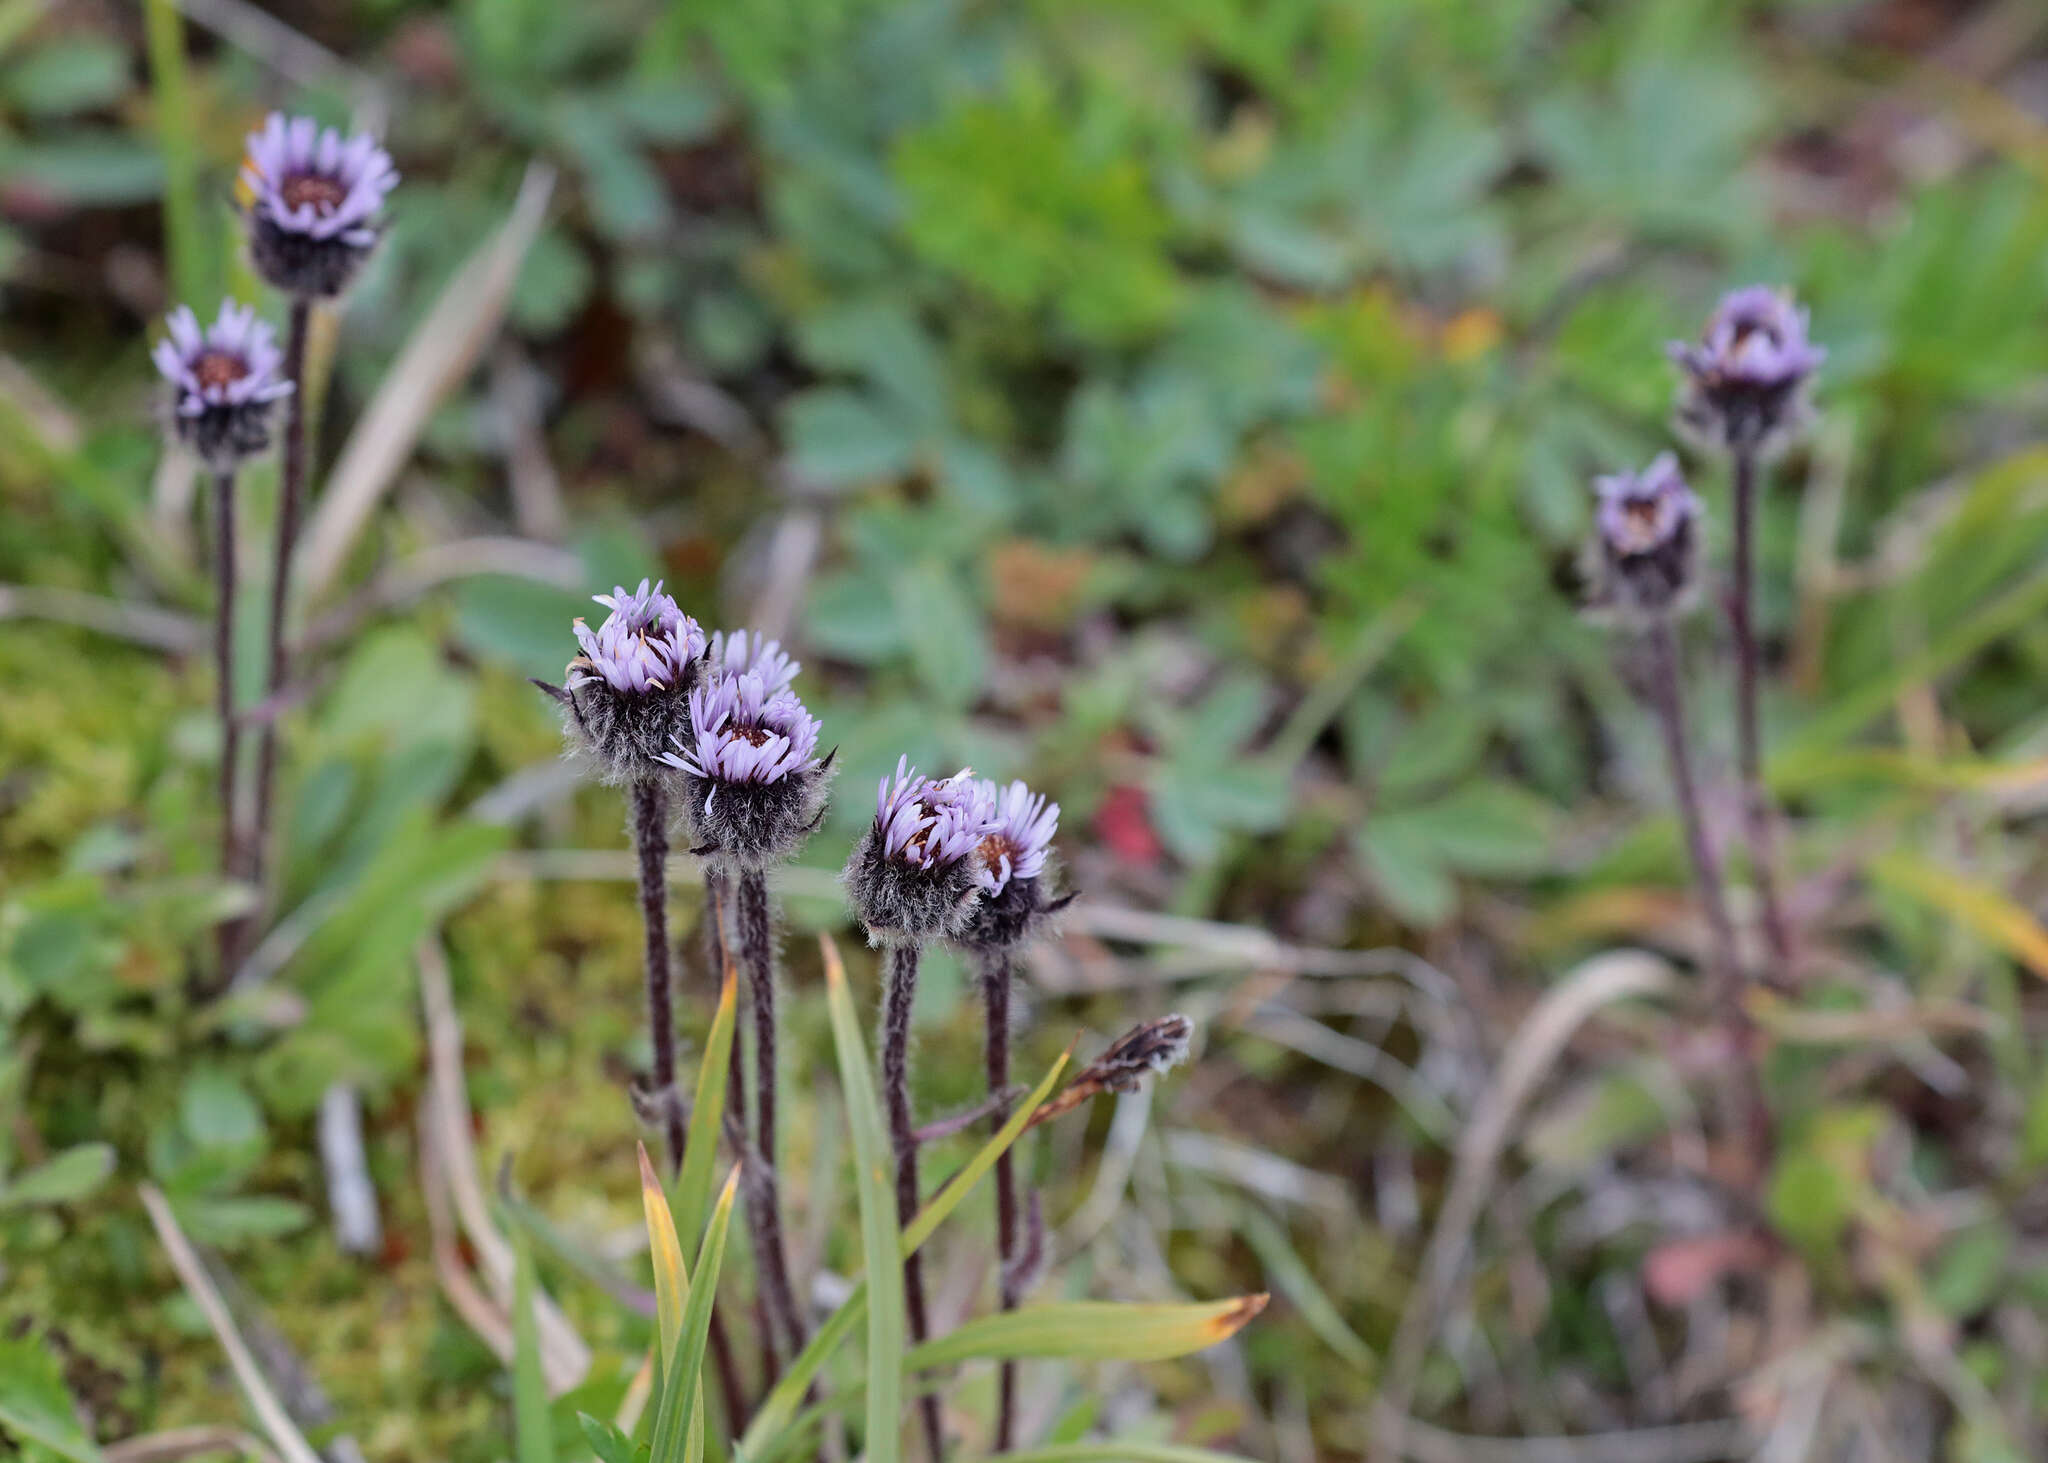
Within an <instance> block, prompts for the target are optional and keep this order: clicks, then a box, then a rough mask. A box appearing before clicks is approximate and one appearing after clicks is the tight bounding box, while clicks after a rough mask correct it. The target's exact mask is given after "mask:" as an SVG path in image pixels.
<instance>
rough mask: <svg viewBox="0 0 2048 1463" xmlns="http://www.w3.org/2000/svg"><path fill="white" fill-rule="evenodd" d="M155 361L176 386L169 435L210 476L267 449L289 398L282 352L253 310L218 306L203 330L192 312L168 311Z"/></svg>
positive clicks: (184, 309) (289, 385)
mask: <svg viewBox="0 0 2048 1463" xmlns="http://www.w3.org/2000/svg"><path fill="white" fill-rule="evenodd" d="M164 324H165V327H166V329H167V330H168V331H169V334H168V335H167V336H166V338H165V339H163V340H160V341H158V342H157V345H156V349H155V351H153V352H152V353H151V357H150V358H151V359H152V360H154V361H155V362H156V368H157V370H158V371H159V372H160V373H162V375H163V378H164V379H165V380H166V381H168V382H170V384H171V402H170V413H169V423H170V428H171V431H172V434H173V435H174V436H176V438H177V440H178V441H179V442H180V443H181V444H182V445H183V446H185V447H186V448H188V449H189V450H190V451H191V452H192V453H193V455H194V456H196V457H197V458H198V459H199V460H200V462H202V463H203V464H205V466H206V468H207V469H208V470H209V471H211V472H213V473H216V474H218V473H232V472H233V471H234V470H235V469H236V468H238V467H240V466H241V465H242V463H243V461H245V460H246V459H248V458H250V457H253V456H255V455H256V454H257V453H259V452H262V451H264V450H266V449H267V448H268V447H269V446H270V436H271V428H272V426H273V424H274V422H275V419H276V416H277V411H276V408H277V403H278V402H279V401H281V400H283V399H284V398H285V397H287V396H290V395H291V394H292V383H291V382H290V381H288V380H286V379H285V377H284V374H283V369H282V368H283V365H284V352H283V351H282V350H281V349H279V347H278V344H277V335H276V333H275V332H274V331H273V330H271V328H270V326H269V324H268V323H266V322H265V321H263V320H261V319H259V318H258V317H257V314H256V307H255V306H253V305H238V304H236V303H235V302H234V301H233V300H223V301H221V306H220V313H219V314H218V315H217V316H215V317H214V322H213V324H211V325H209V326H207V327H205V328H204V329H201V328H200V325H199V320H198V317H197V316H195V315H194V314H193V313H192V311H191V309H190V308H189V307H188V306H184V305H180V306H179V307H178V308H177V309H175V310H173V311H171V313H170V315H169V317H168V318H167V319H166V320H165V322H164Z"/></svg>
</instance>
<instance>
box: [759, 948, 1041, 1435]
mask: <svg viewBox="0 0 2048 1463" xmlns="http://www.w3.org/2000/svg"><path fill="white" fill-rule="evenodd" d="M828 968H829V967H828ZM1071 1056H1072V1053H1071V1052H1066V1053H1062V1054H1061V1055H1060V1057H1059V1059H1058V1060H1057V1061H1055V1062H1054V1063H1053V1064H1052V1066H1051V1068H1050V1069H1049V1070H1048V1071H1047V1072H1046V1074H1045V1076H1044V1078H1042V1079H1041V1080H1040V1082H1039V1084H1038V1086H1037V1087H1035V1088H1033V1089H1032V1091H1031V1095H1030V1096H1028V1097H1026V1098H1025V1099H1024V1100H1023V1101H1022V1102H1020V1103H1018V1104H1017V1107H1016V1109H1015V1110H1014V1111H1013V1112H1012V1113H1011V1114H1010V1117H1009V1120H1008V1121H1007V1122H1005V1123H1004V1124H1003V1126H1002V1127H1001V1128H999V1129H997V1130H996V1134H995V1136H994V1137H992V1138H990V1139H989V1140H988V1142H987V1143H985V1144H983V1145H982V1147H981V1150H980V1151H979V1152H978V1153H976V1154H975V1155H974V1156H973V1157H972V1158H970V1159H968V1160H967V1162H966V1163H964V1164H962V1165H961V1166H960V1168H959V1169H958V1171H956V1172H955V1173H954V1174H953V1176H952V1177H951V1178H949V1179H947V1180H946V1182H945V1183H943V1184H941V1185H940V1186H939V1190H938V1192H937V1193H935V1194H933V1195H932V1198H931V1202H930V1203H928V1204H926V1205H925V1206H924V1208H922V1209H920V1210H919V1211H918V1213H917V1217H916V1218H915V1219H913V1220H911V1221H910V1223H909V1224H908V1225H907V1226H905V1227H904V1230H903V1232H902V1234H901V1235H900V1236H898V1241H897V1245H898V1253H899V1254H900V1255H911V1254H914V1253H916V1251H917V1249H918V1247H919V1246H920V1245H922V1244H923V1243H924V1242H925V1241H926V1240H928V1239H930V1238H931V1237H932V1234H933V1232H934V1231H936V1230H937V1229H938V1227H939V1226H940V1225H941V1224H943V1223H945V1222H946V1220H947V1219H948V1218H949V1217H950V1216H951V1215H952V1213H953V1211H954V1210H955V1209H957V1208H958V1207H959V1206H960V1201H961V1200H963V1199H965V1198H966V1197H967V1196H968V1194H969V1193H971V1192H973V1189H974V1186H975V1185H976V1184H978V1183H980V1182H981V1181H982V1179H983V1178H985V1177H986V1176H987V1175H988V1172H989V1170H990V1169H992V1168H994V1167H995V1166H996V1160H997V1159H998V1158H1000V1157H1002V1156H1003V1155H1004V1154H1005V1153H1007V1152H1009V1151H1010V1148H1011V1146H1012V1145H1013V1144H1014V1143H1016V1141H1017V1140H1018V1139H1019V1138H1021V1137H1022V1136H1023V1135H1024V1129H1025V1128H1026V1127H1028V1126H1029V1125H1030V1122H1031V1115H1032V1114H1033V1113H1035V1112H1037V1111H1038V1109H1039V1108H1040V1107H1042V1106H1043V1105H1044V1104H1045V1100H1046V1099H1047V1098H1049V1097H1051V1096H1052V1094H1053V1090H1054V1089H1055V1088H1057V1087H1058V1086H1059V1082H1060V1076H1061V1074H1062V1073H1064V1072H1065V1071H1066V1069H1067V1062H1068V1060H1069V1058H1070V1057H1071ZM867 1304H868V1290H867V1282H866V1281H865V1280H863V1281H862V1282H861V1283H860V1284H859V1285H856V1286H855V1287H854V1289H853V1293H852V1294H851V1295H849V1296H847V1298H846V1299H845V1300H843V1301H841V1302H840V1304H839V1309H838V1310H836V1311H834V1312H833V1313H832V1315H831V1316H830V1318H829V1319H827V1320H826V1322H825V1324H824V1325H823V1326H820V1327H819V1328H818V1331H817V1334H816V1335H814V1336H812V1337H811V1339H810V1343H809V1344H808V1345H806V1346H805V1347H804V1349H803V1350H802V1351H801V1352H799V1353H797V1357H796V1360H795V1361H793V1362H791V1363H790V1364H789V1369H788V1370H787V1371H785V1372H784V1373H783V1374H782V1379H781V1380H780V1381H778V1382H777V1383H776V1384H775V1388H774V1390H773V1391H771V1392H770V1393H769V1394H768V1396H767V1397H766V1399H764V1400H763V1401H762V1403H761V1406H760V1408H759V1409H758V1410H757V1411H756V1412H755V1413H754V1417H753V1420H752V1421H751V1422H749V1423H748V1424H747V1431H746V1436H745V1437H743V1438H742V1439H741V1440H740V1451H741V1452H742V1453H743V1454H745V1455H746V1456H747V1457H749V1458H756V1457H766V1456H768V1455H769V1450H770V1449H771V1448H772V1447H779V1445H780V1444H779V1439H780V1435H781V1434H782V1433H783V1432H784V1430H785V1429H787V1428H788V1427H789V1426H790V1423H791V1419H793V1418H794V1417H795V1416H796V1415H797V1409H798V1407H800V1406H801V1405H802V1403H803V1399H804V1393H805V1392H806V1391H808V1390H809V1388H810V1385H811V1381H812V1379H813V1378H814V1377H816V1376H817V1374H818V1373H819V1372H820V1371H821V1370H822V1369H823V1368H824V1365H825V1363H826V1362H827V1361H828V1360H830V1358H831V1356H832V1354H833V1353H834V1352H835V1351H837V1350H838V1349H839V1347H840V1345H841V1343H843V1342H844V1341H845V1340H846V1338H847V1337H848V1336H850V1335H852V1334H853V1328H854V1327H855V1326H857V1325H859V1324H860V1320H861V1317H862V1316H863V1315H865V1314H866V1313H867Z"/></svg>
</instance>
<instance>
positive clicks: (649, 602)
mask: <svg viewBox="0 0 2048 1463" xmlns="http://www.w3.org/2000/svg"><path fill="white" fill-rule="evenodd" d="M591 598H592V599H593V600H595V601H596V602H597V603H598V604H601V605H603V606H605V607H606V608H607V609H609V610H610V611H611V613H610V614H608V615H606V616H605V617H604V623H603V624H601V625H599V626H598V627H597V628H596V629H595V630H593V629H591V628H590V626H588V625H586V624H585V623H584V622H583V621H582V620H581V619H579V620H577V621H576V643H577V644H578V645H580V646H582V647H583V653H582V654H581V655H579V656H577V657H576V658H575V659H574V660H572V661H570V662H569V689H570V690H572V691H574V690H576V689H577V688H578V687H580V686H584V685H588V684H589V683H591V682H592V681H596V680H599V679H602V680H603V682H604V683H605V684H606V685H608V686H610V687H611V688H612V690H614V691H617V692H619V693H621V694H622V695H645V694H647V693H648V692H649V691H677V690H680V689H682V686H683V683H684V682H685V681H686V680H688V679H689V676H690V672H691V667H692V666H693V665H694V664H695V662H696V660H697V658H698V657H699V656H701V655H702V654H703V653H704V631H703V629H702V628H701V627H700V626H699V625H698V624H697V622H696V621H695V620H693V619H691V618H690V617H689V616H688V615H686V614H684V613H683V612H682V610H680V609H679V608H677V606H676V602H675V601H674V600H673V599H671V598H669V596H667V595H665V594H663V593H662V592H661V583H660V581H659V580H657V581H655V582H654V585H653V587H652V588H651V589H650V588H649V587H648V581H647V580H645V579H643V580H641V581H640V587H639V588H638V589H637V590H634V591H633V592H632V593H631V594H628V593H627V592H626V588H625V586H624V585H619V586H618V587H616V588H614V589H613V590H612V592H611V593H610V594H594V595H592V596H591Z"/></svg>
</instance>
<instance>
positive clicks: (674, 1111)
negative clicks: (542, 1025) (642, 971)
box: [628, 777, 684, 1172]
mask: <svg viewBox="0 0 2048 1463" xmlns="http://www.w3.org/2000/svg"><path fill="white" fill-rule="evenodd" d="M628 796H629V799H630V801H631V803H632V809H633V848H634V851H635V852H637V853H638V854H639V855H640V921H641V926H642V928H643V929H644V930H645V932H646V936H647V944H646V972H647V1032H648V1036H649V1038H650V1039H651V1040H652V1041H653V1043H654V1071H653V1074H652V1076H653V1082H654V1095H655V1100H656V1101H658V1102H659V1103H660V1104H661V1115H662V1117H661V1121H662V1130H663V1133H664V1135H665V1136H666V1137H667V1139H668V1157H669V1166H670V1170H671V1171H672V1172H673V1171H676V1170H680V1169H681V1168H682V1166H683V1133H684V1129H683V1105H682V1102H681V1100H680V1099H679V1098H678V1097H677V1095H676V1013H675V990H674V982H673V980H672V979H671V978H670V974H669V959H668V798H667V795H666V794H665V793H664V792H663V790H662V785H661V783H660V782H659V781H658V780H657V779H655V778H652V777H642V778H639V779H637V780H635V781H634V783H633V784H632V787H631V789H630V791H629V794H628Z"/></svg>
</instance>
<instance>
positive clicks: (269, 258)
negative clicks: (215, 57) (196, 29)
mask: <svg viewBox="0 0 2048 1463" xmlns="http://www.w3.org/2000/svg"><path fill="white" fill-rule="evenodd" d="M242 186H243V187H244V188H245V189H246V190H247V194H248V205H247V208H248V211H247V215H246V217H247V220H248V225H249V254H250V258H251V259H252V260H253V261H254V262H255V265H256V272H257V273H259V274H261V275H262V276H263V277H264V278H265V279H266V280H268V281H269V282H270V283H271V284H273V285H275V286H277V288H279V289H281V290H283V291H285V293H287V294H290V295H296V296H299V297H300V298H322V299H326V298H332V297H333V296H335V295H338V294H340V293H341V292H342V291H343V290H345V289H347V288H348V285H349V281H350V280H352V279H354V278H355V274H356V270H357V269H359V268H360V267H361V266H362V263H363V261H364V260H365V259H367V258H368V257H369V255H370V251H371V250H372V249H373V248H375V247H376V244H377V240H378V237H379V236H380V234H381V233H382V231H383V230H382V221H381V219H380V218H379V215H380V214H381V213H382V211H383V208H384V199H385V197H386V195H388V194H389V193H390V192H391V190H392V189H393V188H396V187H397V186H398V171H397V169H395V168H394V167H392V165H391V155H390V154H389V153H387V152H386V151H384V149H383V148H381V147H379V146H378V145H377V142H376V139H375V138H373V137H371V136H370V135H369V134H368V133H357V134H356V135H355V136H353V137H349V138H344V137H343V136H342V135H341V133H340V132H338V131H336V130H335V129H334V128H332V127H329V128H326V129H325V130H322V128H321V127H320V124H319V123H318V122H316V121H315V120H314V119H313V118H311V117H292V118H289V119H288V118H286V117H285V116H284V115H283V114H282V113H279V112H272V113H271V114H270V117H269V119H268V120H267V121H266V122H265V123H264V124H263V130H262V131H260V132H252V133H250V134H249V141H248V150H247V153H246V155H245V156H244V157H243V160H242Z"/></svg>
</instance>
